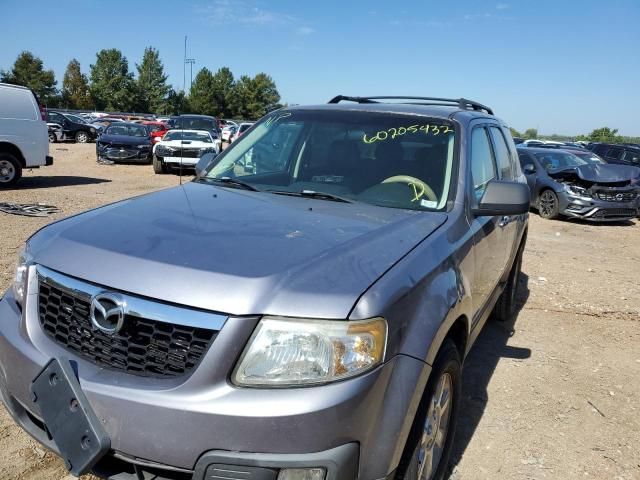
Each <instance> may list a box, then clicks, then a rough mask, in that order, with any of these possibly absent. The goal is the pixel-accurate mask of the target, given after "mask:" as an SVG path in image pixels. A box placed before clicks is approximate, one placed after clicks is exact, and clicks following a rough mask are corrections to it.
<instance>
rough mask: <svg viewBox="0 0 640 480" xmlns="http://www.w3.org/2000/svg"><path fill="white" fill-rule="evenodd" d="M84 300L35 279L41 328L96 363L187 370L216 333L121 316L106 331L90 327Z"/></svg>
mask: <svg viewBox="0 0 640 480" xmlns="http://www.w3.org/2000/svg"><path fill="white" fill-rule="evenodd" d="M89 308H90V304H89V301H87V300H85V299H84V298H81V297H80V296H78V295H77V294H75V293H73V292H71V291H67V290H66V289H63V288H60V287H59V286H57V285H52V284H50V283H47V281H46V280H45V279H43V278H40V279H39V294H38V313H39V315H38V316H39V319H40V325H41V326H42V329H43V330H44V332H45V333H46V334H47V335H48V336H49V337H50V338H51V339H52V340H54V341H55V342H56V343H57V344H59V345H61V346H62V347H64V348H66V349H67V350H69V351H71V352H73V353H75V354H76V355H78V356H80V357H82V358H84V359H86V360H88V361H90V362H93V363H95V364H96V365H99V366H101V367H105V368H110V369H114V370H121V371H124V372H127V373H130V374H133V375H140V376H147V377H175V376H179V375H185V374H188V373H189V372H191V371H192V370H193V369H194V368H195V367H196V365H197V364H198V363H199V362H200V360H201V358H202V356H203V355H204V353H205V352H206V351H207V349H208V348H209V346H210V345H211V343H212V342H213V340H214V339H215V336H216V334H217V332H216V331H215V330H209V329H204V328H197V327H191V326H184V325H174V324H171V323H166V322H159V321H156V320H149V319H144V318H139V317H135V316H132V315H126V316H125V319H124V324H123V326H122V329H121V330H120V331H119V332H118V333H117V334H115V335H108V334H106V333H104V332H102V331H100V330H97V329H95V328H93V326H92V324H91V320H90V319H89Z"/></svg>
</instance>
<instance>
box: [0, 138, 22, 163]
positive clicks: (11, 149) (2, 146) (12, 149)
mask: <svg viewBox="0 0 640 480" xmlns="http://www.w3.org/2000/svg"><path fill="white" fill-rule="evenodd" d="M0 153H10V154H11V155H13V156H15V157H16V158H17V159H18V161H19V162H20V165H21V166H22V168H26V162H25V159H24V155H22V151H21V150H20V148H19V147H18V146H17V145H15V144H13V143H9V142H0Z"/></svg>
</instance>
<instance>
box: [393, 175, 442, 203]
mask: <svg viewBox="0 0 640 480" xmlns="http://www.w3.org/2000/svg"><path fill="white" fill-rule="evenodd" d="M380 183H406V184H407V185H410V186H413V187H414V193H415V195H416V197H415V198H414V199H412V200H411V201H412V202H417V201H418V200H419V199H420V198H422V197H427V199H429V200H431V201H432V202H437V201H438V197H437V196H436V194H435V193H434V191H433V189H432V188H431V187H430V186H429V185H427V184H426V183H425V182H423V181H422V180H420V179H419V178H416V177H412V176H410V175H395V176H393V177H389V178H385V179H384V180H383V181H382V182H380Z"/></svg>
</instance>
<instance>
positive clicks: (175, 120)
mask: <svg viewBox="0 0 640 480" xmlns="http://www.w3.org/2000/svg"><path fill="white" fill-rule="evenodd" d="M169 128H170V129H172V130H175V129H182V130H206V131H207V132H209V133H210V134H211V136H212V137H213V138H220V128H219V127H218V120H217V119H216V117H211V116H209V115H193V114H190V115H180V116H177V117H172V118H171V119H170V120H169Z"/></svg>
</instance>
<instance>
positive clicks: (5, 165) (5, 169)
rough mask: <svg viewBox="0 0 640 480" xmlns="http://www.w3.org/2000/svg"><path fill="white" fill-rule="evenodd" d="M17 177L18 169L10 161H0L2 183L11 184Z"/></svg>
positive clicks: (0, 179) (0, 180)
mask: <svg viewBox="0 0 640 480" xmlns="http://www.w3.org/2000/svg"><path fill="white" fill-rule="evenodd" d="M15 176H16V168H15V167H14V166H13V164H12V163H11V162H9V161H8V160H0V183H10V182H11V181H12V180H13V178H14V177H15Z"/></svg>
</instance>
